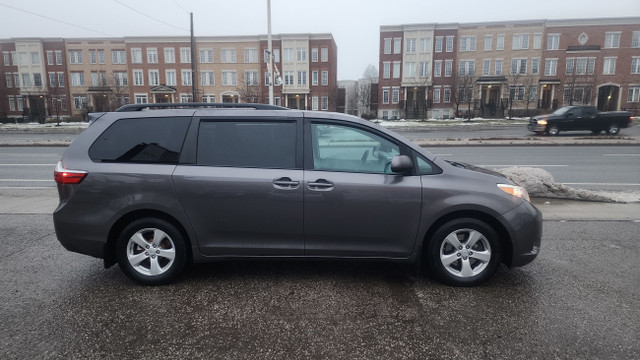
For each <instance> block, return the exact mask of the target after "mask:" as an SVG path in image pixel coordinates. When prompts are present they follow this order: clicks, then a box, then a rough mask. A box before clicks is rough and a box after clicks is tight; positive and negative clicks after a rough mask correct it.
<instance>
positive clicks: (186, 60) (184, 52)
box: [180, 47, 191, 64]
mask: <svg viewBox="0 0 640 360" xmlns="http://www.w3.org/2000/svg"><path fill="white" fill-rule="evenodd" d="M180 64H191V48H188V47H181V48H180Z"/></svg>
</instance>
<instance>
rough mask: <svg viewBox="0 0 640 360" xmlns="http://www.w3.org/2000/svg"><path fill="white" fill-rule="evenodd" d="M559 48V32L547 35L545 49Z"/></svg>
mask: <svg viewBox="0 0 640 360" xmlns="http://www.w3.org/2000/svg"><path fill="white" fill-rule="evenodd" d="M559 48H560V34H549V35H547V50H558V49H559Z"/></svg>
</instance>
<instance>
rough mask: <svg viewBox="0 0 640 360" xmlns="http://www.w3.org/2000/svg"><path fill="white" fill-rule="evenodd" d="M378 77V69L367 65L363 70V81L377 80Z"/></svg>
mask: <svg viewBox="0 0 640 360" xmlns="http://www.w3.org/2000/svg"><path fill="white" fill-rule="evenodd" d="M378 76H379V74H378V68H377V67H375V66H374V65H371V64H369V65H367V68H366V69H365V70H364V73H363V74H362V77H363V78H364V79H369V80H372V79H378Z"/></svg>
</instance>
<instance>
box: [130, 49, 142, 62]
mask: <svg viewBox="0 0 640 360" xmlns="http://www.w3.org/2000/svg"><path fill="white" fill-rule="evenodd" d="M131 63H132V64H142V48H131Z"/></svg>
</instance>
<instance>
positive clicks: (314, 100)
mask: <svg viewBox="0 0 640 360" xmlns="http://www.w3.org/2000/svg"><path fill="white" fill-rule="evenodd" d="M311 110H318V97H317V96H314V97H312V98H311Z"/></svg>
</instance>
